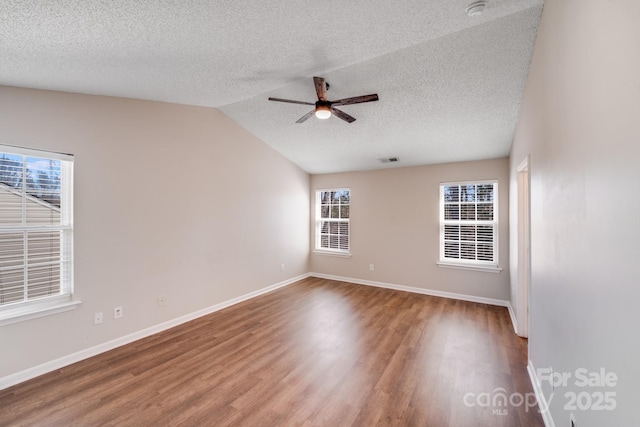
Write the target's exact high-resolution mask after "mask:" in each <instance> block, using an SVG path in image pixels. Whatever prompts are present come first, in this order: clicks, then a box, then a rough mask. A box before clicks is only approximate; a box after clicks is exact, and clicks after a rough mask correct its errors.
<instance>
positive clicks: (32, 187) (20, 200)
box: [0, 146, 73, 311]
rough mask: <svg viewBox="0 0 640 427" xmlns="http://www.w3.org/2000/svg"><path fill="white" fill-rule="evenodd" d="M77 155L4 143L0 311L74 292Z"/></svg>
mask: <svg viewBox="0 0 640 427" xmlns="http://www.w3.org/2000/svg"><path fill="white" fill-rule="evenodd" d="M72 174H73V157H72V156H68V155H61V154H57V153H46V152H40V151H35V150H26V149H19V148H15V147H7V146H0V311H1V310H6V309H14V308H15V307H16V306H21V305H25V306H29V304H30V303H33V302H41V301H42V300H46V299H48V298H60V297H61V296H69V297H70V295H71V292H72V289H73V280H72V276H73V274H72V272H73V270H72V242H73V239H72V233H73V221H72V180H73V177H72Z"/></svg>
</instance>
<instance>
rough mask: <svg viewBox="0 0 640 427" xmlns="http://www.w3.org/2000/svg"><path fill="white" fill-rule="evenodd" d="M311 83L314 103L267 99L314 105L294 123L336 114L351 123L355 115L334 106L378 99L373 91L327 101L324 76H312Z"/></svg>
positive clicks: (326, 86)
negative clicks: (315, 97) (314, 97)
mask: <svg viewBox="0 0 640 427" xmlns="http://www.w3.org/2000/svg"><path fill="white" fill-rule="evenodd" d="M313 84H314V85H315V87H316V94H317V95H318V101H316V103H315V104H314V103H312V102H305V101H294V100H292V99H282V98H271V97H270V98H269V101H277V102H288V103H290V104H302V105H314V106H315V108H314V109H313V110H311V111H309V112H308V113H307V114H305V115H304V116H302V117H300V118H299V119H298V120H297V121H296V123H302V122H305V121H306V120H307V119H308V118H309V117H311V116H313V115H315V116H316V117H317V118H318V119H322V120H325V119H328V118H329V117H331V116H336V117H337V118H339V119H342V120H344V121H345V122H347V123H353V122H355V121H356V119H355V117H352V116H350V115H349V114H347V113H345V112H344V111H342V110H338V109H337V108H335V106H340V105H351V104H361V103H363V102H372V101H377V100H378V94H377V93H374V94H371V95H362V96H354V97H352V98H343V99H338V100H336V101H329V100H328V99H327V90H328V89H329V84H328V83H327V81H326V80H325V79H324V77H314V78H313Z"/></svg>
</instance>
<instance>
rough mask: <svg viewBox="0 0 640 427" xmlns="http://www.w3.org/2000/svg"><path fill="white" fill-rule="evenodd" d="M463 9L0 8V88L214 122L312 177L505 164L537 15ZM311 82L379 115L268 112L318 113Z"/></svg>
mask: <svg viewBox="0 0 640 427" xmlns="http://www.w3.org/2000/svg"><path fill="white" fill-rule="evenodd" d="M469 2H470V1H469V0H464V1H462V0H407V1H402V2H388V1H382V0H367V1H365V0H352V1H349V2H344V1H337V0H325V1H322V2H311V1H299V2H292V1H284V0H273V1H270V2H255V1H251V2H249V1H243V0H239V1H238V0H236V1H231V0H183V1H168V0H138V1H133V0H126V1H125V0H119V1H118V0H113V1H109V2H105V1H99V0H84V1H82V0H57V1H44V0H41V1H35V0H30V1H29V0H27V1H2V2H0V63H1V64H2V65H1V66H0V84H3V85H10V86H22V87H32V88H41V89H52V90H63V91H69V92H80V93H90V94H99V95H111V96H123V97H129V98H140V99H150V100H158V101H167V102H177V103H183V104H192V105H203V106H212V107H218V108H220V109H221V110H222V111H223V112H224V113H225V114H227V115H228V116H229V117H231V118H232V119H233V120H235V121H236V122H237V123H239V124H240V125H242V126H243V127H245V128H246V129H248V130H249V131H251V132H252V133H253V134H255V135H256V136H258V137H259V138H260V139H262V140H263V141H264V142H266V143H267V144H269V145H271V146H272V147H273V148H275V149H276V150H278V151H279V152H281V153H282V154H283V155H284V156H286V157H287V158H289V159H291V160H292V161H293V162H295V163H297V164H298V165H299V166H300V167H302V168H303V169H305V170H306V171H308V172H311V173H326V172H338V171H347V170H362V169H373V168H379V167H396V166H409V165H419V164H431V163H442V162H450V161H464V160H474V159H483V158H494V157H501V156H506V155H508V153H509V150H510V146H511V140H512V136H513V131H514V127H515V122H516V119H517V114H518V110H519V105H520V99H521V96H522V91H523V89H524V83H525V80H526V76H527V70H528V65H529V60H530V58H531V52H532V48H533V42H534V39H535V34H536V30H537V25H538V20H539V17H540V12H541V9H542V0H489V1H488V6H487V8H486V9H485V12H484V13H483V14H482V15H481V16H479V17H469V16H467V15H466V13H465V8H466V6H467V5H468V4H469ZM314 75H318V76H323V77H325V78H326V79H327V81H328V82H329V83H330V85H331V88H330V90H329V93H328V95H329V99H337V98H345V97H351V96H356V95H364V94H369V93H378V95H379V96H380V101H378V102H372V103H368V104H358V105H350V106H345V107H341V108H342V109H343V110H344V111H345V112H347V113H349V114H351V115H353V116H354V117H356V118H357V121H356V122H354V123H352V124H347V123H345V122H343V121H341V120H339V119H337V118H335V117H332V118H330V119H329V120H324V121H320V120H317V119H315V118H313V117H312V118H311V119H309V120H308V121H307V122H305V123H303V124H295V123H294V122H295V121H296V120H297V119H298V118H299V117H300V116H302V115H303V114H305V113H306V112H307V111H309V109H310V108H308V106H304V105H295V104H282V103H275V102H269V101H267V97H268V96H275V97H280V98H290V99H297V100H302V101H310V102H314V101H315V98H316V96H315V92H314V89H313V82H312V80H311V77H312V76H314ZM393 156H397V157H399V158H400V162H398V163H392V164H386V165H385V164H381V163H380V162H378V160H377V159H378V158H383V157H393Z"/></svg>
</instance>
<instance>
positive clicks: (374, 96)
mask: <svg viewBox="0 0 640 427" xmlns="http://www.w3.org/2000/svg"><path fill="white" fill-rule="evenodd" d="M377 100H378V94H377V93H374V94H371V95H362V96H354V97H353V98H344V99H338V100H337V101H332V102H331V104H332V105H350V104H361V103H363V102H371V101H377Z"/></svg>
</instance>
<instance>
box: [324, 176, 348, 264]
mask: <svg viewBox="0 0 640 427" xmlns="http://www.w3.org/2000/svg"><path fill="white" fill-rule="evenodd" d="M349 204H350V191H349V189H344V188H343V189H332V190H320V191H317V192H316V249H317V250H326V251H333V252H345V253H348V252H349V250H350V245H349V243H350V242H349Z"/></svg>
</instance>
